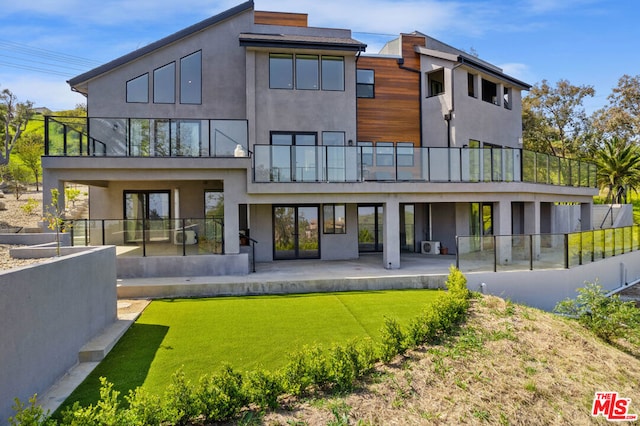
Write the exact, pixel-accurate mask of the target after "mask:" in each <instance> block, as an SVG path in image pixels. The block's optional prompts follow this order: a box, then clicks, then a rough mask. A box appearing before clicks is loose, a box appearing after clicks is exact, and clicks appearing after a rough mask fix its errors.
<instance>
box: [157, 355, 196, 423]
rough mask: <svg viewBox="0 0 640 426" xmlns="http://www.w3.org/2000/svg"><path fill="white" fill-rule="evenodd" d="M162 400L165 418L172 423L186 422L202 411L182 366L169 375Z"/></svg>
mask: <svg viewBox="0 0 640 426" xmlns="http://www.w3.org/2000/svg"><path fill="white" fill-rule="evenodd" d="M163 402H164V405H165V410H166V417H167V420H169V422H171V423H173V424H186V423H187V422H188V421H189V420H191V419H193V418H195V417H197V416H198V415H199V414H200V413H201V412H202V410H201V409H200V408H201V407H200V404H199V401H198V399H197V398H196V395H195V390H194V387H193V385H192V384H191V382H190V381H189V380H187V378H186V376H185V374H184V370H183V369H182V367H181V368H179V369H178V371H176V372H175V373H173V376H171V383H169V386H167V390H166V391H165V394H164V401H163Z"/></svg>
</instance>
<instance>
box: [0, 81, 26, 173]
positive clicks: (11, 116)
mask: <svg viewBox="0 0 640 426" xmlns="http://www.w3.org/2000/svg"><path fill="white" fill-rule="evenodd" d="M33 113H34V112H33V102H30V101H26V102H18V98H17V97H16V96H15V95H14V94H13V93H12V92H11V91H10V90H9V89H4V90H3V91H2V92H0V122H1V123H2V127H3V129H2V131H3V133H4V138H3V139H2V140H1V141H0V143H2V148H3V149H2V150H0V165H4V164H7V163H8V162H9V157H10V156H11V151H12V150H13V148H14V146H15V144H16V142H17V141H18V138H20V135H21V134H22V132H23V131H24V129H26V127H27V123H29V120H30V119H31V117H32V116H33Z"/></svg>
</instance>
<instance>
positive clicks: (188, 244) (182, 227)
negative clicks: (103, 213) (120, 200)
mask: <svg viewBox="0 0 640 426" xmlns="http://www.w3.org/2000/svg"><path fill="white" fill-rule="evenodd" d="M65 228H66V229H68V231H69V232H70V234H71V243H72V245H74V246H100V245H114V246H116V252H117V255H118V256H135V257H140V256H193V255H203V254H223V253H224V225H223V221H222V218H205V219H140V220H110V219H82V220H70V221H66V222H65Z"/></svg>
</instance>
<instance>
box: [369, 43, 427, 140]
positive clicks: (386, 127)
mask: <svg viewBox="0 0 640 426" xmlns="http://www.w3.org/2000/svg"><path fill="white" fill-rule="evenodd" d="M415 45H421V46H424V45H425V40H424V37H421V36H411V35H406V34H403V35H402V57H403V58H404V64H403V66H404V67H407V68H412V69H415V70H420V56H419V55H418V54H417V53H415V51H414V49H413V48H414V46H415ZM358 68H359V69H373V70H374V71H375V88H374V90H375V98H373V99H366V98H358V140H359V141H370V142H413V144H414V145H415V146H420V132H421V130H420V101H421V99H420V74H419V73H416V72H413V71H409V70H405V69H402V68H400V66H399V65H398V61H397V59H395V58H383V57H366V56H361V57H360V58H359V59H358Z"/></svg>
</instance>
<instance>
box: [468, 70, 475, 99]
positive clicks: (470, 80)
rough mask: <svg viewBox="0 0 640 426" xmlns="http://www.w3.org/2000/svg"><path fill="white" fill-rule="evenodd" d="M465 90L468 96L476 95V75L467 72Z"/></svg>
mask: <svg viewBox="0 0 640 426" xmlns="http://www.w3.org/2000/svg"><path fill="white" fill-rule="evenodd" d="M467 92H468V93H469V96H471V97H473V98H477V97H478V93H477V92H476V75H475V74H471V73H467Z"/></svg>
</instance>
